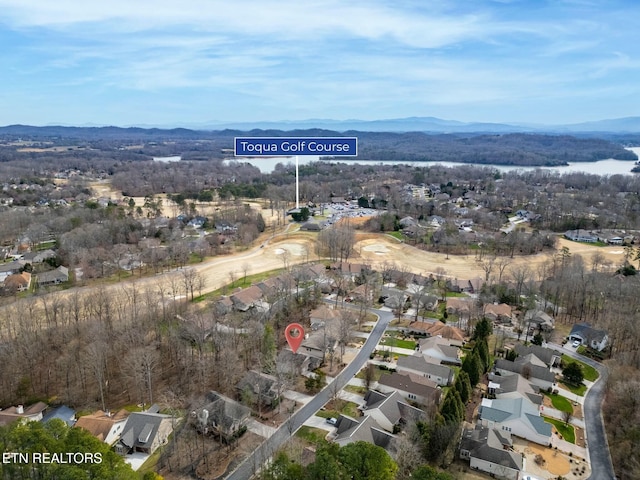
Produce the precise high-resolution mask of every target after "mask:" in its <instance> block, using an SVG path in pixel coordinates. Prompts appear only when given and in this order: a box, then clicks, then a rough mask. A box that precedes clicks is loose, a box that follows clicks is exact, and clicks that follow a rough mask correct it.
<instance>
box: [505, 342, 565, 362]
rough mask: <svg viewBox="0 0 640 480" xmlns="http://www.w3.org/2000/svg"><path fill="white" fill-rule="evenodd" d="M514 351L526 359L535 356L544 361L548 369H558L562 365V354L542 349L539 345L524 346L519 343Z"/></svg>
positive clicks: (549, 349)
mask: <svg viewBox="0 0 640 480" xmlns="http://www.w3.org/2000/svg"><path fill="white" fill-rule="evenodd" d="M514 350H515V351H516V353H517V354H518V356H519V357H525V356H527V355H530V354H533V355H535V356H536V357H538V358H539V359H540V360H542V361H543V362H544V364H545V365H547V366H548V367H557V366H559V365H560V361H561V360H562V352H559V351H558V350H553V349H551V348H545V347H541V346H539V345H523V344H521V343H518V344H516V346H515V348H514Z"/></svg>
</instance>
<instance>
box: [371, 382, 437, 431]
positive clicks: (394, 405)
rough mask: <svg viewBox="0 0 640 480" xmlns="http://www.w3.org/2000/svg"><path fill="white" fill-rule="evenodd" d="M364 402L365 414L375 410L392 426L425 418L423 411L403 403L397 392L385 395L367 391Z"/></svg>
mask: <svg viewBox="0 0 640 480" xmlns="http://www.w3.org/2000/svg"><path fill="white" fill-rule="evenodd" d="M364 400H365V408H364V410H365V413H366V412H367V411H371V410H376V409H377V410H379V411H380V413H382V414H383V415H384V416H385V417H386V418H387V420H389V422H390V423H391V424H392V425H395V424H397V423H398V422H400V420H409V419H418V418H421V417H424V416H425V412H424V411H422V410H420V409H419V408H415V407H412V406H411V405H408V404H407V403H405V402H404V399H403V398H402V395H401V394H400V393H399V392H398V391H394V392H391V393H387V394H385V393H381V392H377V391H375V390H369V391H368V392H367V394H366V395H365V397H364Z"/></svg>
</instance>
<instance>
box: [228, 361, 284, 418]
mask: <svg viewBox="0 0 640 480" xmlns="http://www.w3.org/2000/svg"><path fill="white" fill-rule="evenodd" d="M236 391H237V392H238V397H239V398H240V399H243V400H249V401H251V403H255V404H256V405H258V409H261V408H262V407H268V408H273V407H275V406H276V405H277V403H278V401H279V400H280V394H279V392H278V380H277V379H276V377H274V376H273V375H269V374H266V373H262V372H258V371H256V370H249V371H248V372H247V373H246V374H245V376H244V377H242V380H240V381H239V382H238V383H237V384H236ZM247 397H249V398H247Z"/></svg>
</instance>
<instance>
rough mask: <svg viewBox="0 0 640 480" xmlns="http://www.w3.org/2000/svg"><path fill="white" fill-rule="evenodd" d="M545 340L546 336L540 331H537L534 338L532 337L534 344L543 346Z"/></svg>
mask: <svg viewBox="0 0 640 480" xmlns="http://www.w3.org/2000/svg"><path fill="white" fill-rule="evenodd" d="M543 342H544V337H543V336H542V334H541V333H540V332H538V333H536V334H535V335H534V336H533V338H532V339H531V343H532V344H534V345H539V346H542V343H543Z"/></svg>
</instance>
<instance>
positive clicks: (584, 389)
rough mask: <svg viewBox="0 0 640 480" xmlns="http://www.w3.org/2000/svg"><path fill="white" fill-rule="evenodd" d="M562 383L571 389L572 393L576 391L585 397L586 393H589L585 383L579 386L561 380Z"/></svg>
mask: <svg viewBox="0 0 640 480" xmlns="http://www.w3.org/2000/svg"><path fill="white" fill-rule="evenodd" d="M561 385H562V386H563V387H564V388H566V389H567V390H569V391H570V392H571V393H575V394H576V395H579V396H581V397H584V394H585V393H587V386H586V385H585V384H584V383H583V384H582V385H580V386H579V387H575V386H573V385H569V384H568V383H564V382H561Z"/></svg>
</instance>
